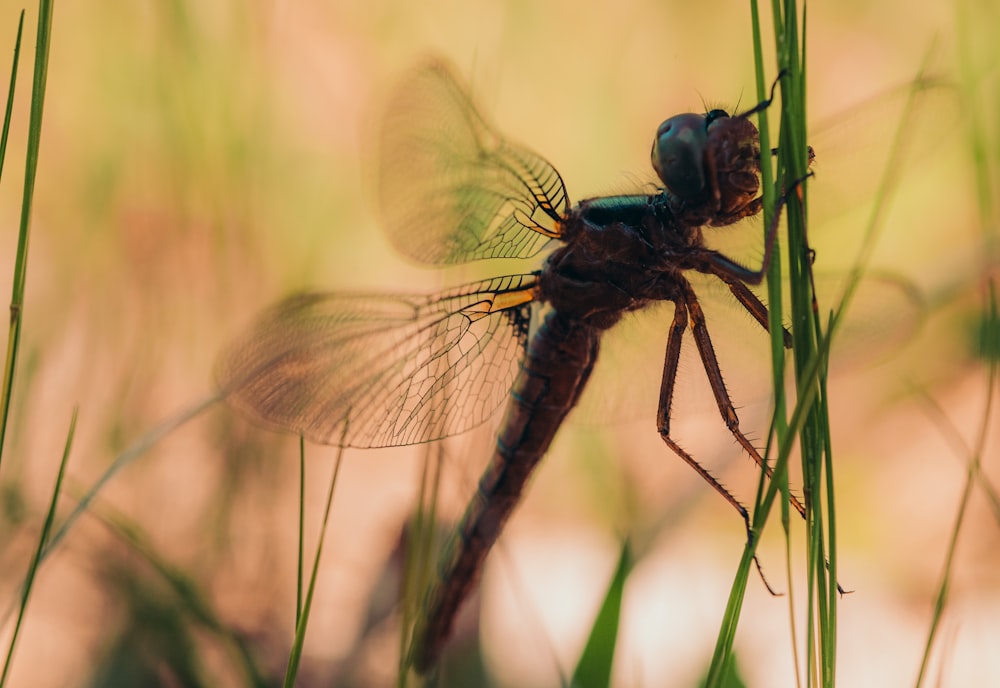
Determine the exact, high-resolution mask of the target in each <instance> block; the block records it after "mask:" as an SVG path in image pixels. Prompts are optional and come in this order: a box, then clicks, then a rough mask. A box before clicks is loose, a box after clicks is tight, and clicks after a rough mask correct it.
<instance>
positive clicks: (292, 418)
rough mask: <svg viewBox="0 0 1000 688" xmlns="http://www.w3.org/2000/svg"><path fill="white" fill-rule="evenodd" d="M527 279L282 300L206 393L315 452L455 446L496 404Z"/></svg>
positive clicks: (523, 335)
mask: <svg viewBox="0 0 1000 688" xmlns="http://www.w3.org/2000/svg"><path fill="white" fill-rule="evenodd" d="M535 279H536V278H535V276H534V275H530V274H529V275H514V276H509V277H502V278H497V279H493V280H487V281H484V282H478V283H475V284H471V285H466V286H465V287H459V288H456V289H453V290H450V291H447V292H444V293H442V294H438V295H436V296H433V297H414V296H386V295H365V294H355V295H345V294H301V295H297V296H293V297H290V298H288V299H286V300H284V301H282V302H280V303H278V304H277V305H276V306H274V307H272V308H271V309H269V310H268V311H266V312H265V313H264V314H263V315H262V316H261V317H260V318H259V319H258V320H257V322H256V323H255V324H254V325H253V326H252V327H251V328H250V330H249V331H248V332H247V333H246V334H245V335H244V336H243V337H242V338H241V339H239V340H238V341H237V342H236V343H235V344H234V345H233V346H232V347H231V348H230V349H228V350H227V351H226V352H225V353H224V354H223V355H222V357H221V358H220V360H219V363H218V365H217V369H216V377H217V381H218V384H219V387H220V389H221V390H222V391H223V393H224V394H225V395H226V397H227V400H228V401H229V402H230V403H231V404H232V405H233V406H235V407H237V408H239V409H240V410H242V411H243V412H245V413H246V414H247V415H249V416H250V417H251V418H253V419H255V420H257V421H259V422H262V423H264V424H266V425H270V426H274V427H278V428H281V429H284V430H289V431H293V432H296V433H301V434H302V435H304V436H305V437H307V438H309V439H310V440H313V441H315V442H319V443H323V444H340V443H341V441H342V440H341V438H342V437H343V445H344V446H349V447H390V446H400V445H407V444H416V443H420V442H427V441H431V440H436V439H441V438H442V437H448V436H451V435H455V434H458V433H461V432H463V431H465V430H468V429H470V428H472V427H474V426H475V425H478V424H479V423H482V422H483V421H485V420H486V419H487V418H489V417H490V416H491V415H492V414H493V413H494V412H495V411H496V409H497V408H498V407H499V406H500V405H501V404H502V403H503V401H504V399H505V398H506V397H507V394H508V392H509V390H510V385H511V383H512V382H513V379H514V376H515V374H516V372H517V369H518V365H519V361H520V360H521V354H522V352H523V349H524V346H525V343H526V340H527V336H528V326H529V322H530V316H531V313H530V301H531V299H532V298H533V296H534V286H535ZM345 423H347V431H346V434H344V424H345Z"/></svg>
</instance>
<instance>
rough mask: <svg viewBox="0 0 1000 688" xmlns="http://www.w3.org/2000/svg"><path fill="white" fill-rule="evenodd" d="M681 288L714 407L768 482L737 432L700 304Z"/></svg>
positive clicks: (754, 451) (737, 423)
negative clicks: (713, 398) (716, 407)
mask: <svg viewBox="0 0 1000 688" xmlns="http://www.w3.org/2000/svg"><path fill="white" fill-rule="evenodd" d="M681 286H682V288H683V289H684V298H685V299H686V301H687V307H688V309H689V311H690V313H691V333H692V334H693V335H694V341H695V344H696V345H697V346H698V354H699V356H701V364H702V366H704V368H705V374H706V375H708V382H709V384H710V385H711V387H712V393H713V394H714V395H715V404H716V406H718V408H719V413H720V414H722V420H723V421H725V423H726V427H728V428H729V432H730V433H732V435H733V437H735V438H736V441H737V442H739V444H740V446H741V447H743V449H744V450H745V451H746V453H747V454H749V455H750V457H751V458H752V459H753V460H754V461H755V462H756V463H757V465H758V466H760V468H761V469H762V470H763V471H764V473H765V474H766V475H767V477H768V479H770V478H771V477H772V470H771V467H770V466H769V465H768V464H767V462H766V461H764V459H763V458H762V457H761V455H760V453H759V452H758V451H757V449H756V448H755V447H754V446H753V445H752V444H751V443H750V440H748V439H747V438H746V435H744V434H743V431H741V430H740V419H739V417H738V416H737V415H736V408H735V407H734V406H733V402H732V400H731V399H730V398H729V392H728V391H726V383H725V381H724V380H723V379H722V370H721V369H720V368H719V361H718V359H717V358H716V357H715V348H714V347H713V346H712V339H711V337H710V336H709V334H708V324H707V323H706V322H705V312H704V311H702V310H701V304H699V303H698V297H697V296H695V293H694V290H693V289H691V285H690V284H688V283H687V281H685V282H684V283H683V284H682V285H681ZM789 502H790V503H791V505H792V506H793V507H794V508H795V510H796V511H798V512H799V514H800V515H801V516H802V518H805V517H806V509H805V507H804V506H803V505H802V502H800V501H799V500H798V498H797V497H795V496H794V495H789Z"/></svg>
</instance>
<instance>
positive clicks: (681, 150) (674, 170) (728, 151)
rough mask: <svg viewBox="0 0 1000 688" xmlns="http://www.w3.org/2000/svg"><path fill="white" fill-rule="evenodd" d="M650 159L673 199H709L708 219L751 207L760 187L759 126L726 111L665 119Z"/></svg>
mask: <svg viewBox="0 0 1000 688" xmlns="http://www.w3.org/2000/svg"><path fill="white" fill-rule="evenodd" d="M650 158H651V161H652V164H653V169H655V170H656V174H657V175H658V176H659V177H660V180H661V181H662V182H663V185H664V186H665V187H666V190H667V193H668V195H669V196H670V197H671V198H672V200H673V201H675V202H677V203H678V204H679V205H682V206H684V207H686V208H690V207H691V206H692V205H700V204H706V207H705V208H704V210H705V211H706V213H707V215H708V216H709V218H711V217H716V216H718V217H729V216H731V215H732V214H733V213H734V212H738V211H739V210H740V209H742V208H744V207H747V206H748V205H749V204H750V203H751V202H752V201H753V200H754V198H755V197H756V194H757V191H758V189H759V188H760V179H759V172H760V144H759V142H758V137H757V127H755V126H754V124H753V122H751V121H750V120H749V119H748V118H746V117H742V116H740V117H730V116H729V113H727V112H726V111H725V110H712V111H710V112H708V113H706V114H701V115H699V114H694V113H686V114H683V115H675V116H674V117H671V118H670V119H668V120H666V121H664V122H663V123H662V124H661V125H660V126H659V128H658V129H657V130H656V138H655V139H653V149H652V152H651V153H650ZM713 224H714V223H713Z"/></svg>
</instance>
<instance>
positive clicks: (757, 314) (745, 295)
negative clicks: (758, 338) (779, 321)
mask: <svg viewBox="0 0 1000 688" xmlns="http://www.w3.org/2000/svg"><path fill="white" fill-rule="evenodd" d="M719 277H720V279H722V281H723V282H725V283H726V286H727V287H729V291H731V292H732V293H733V296H735V297H736V300H737V301H739V302H740V305H741V306H743V308H745V309H746V310H747V312H748V313H749V314H750V315H752V316H753V318H754V320H756V321H757V322H758V323H760V326H761V327H763V328H764V329H765V330H767V329H769V326H768V312H767V306H765V305H764V304H763V303H762V302H761V300H760V299H758V298H757V295H756V294H754V293H753V292H752V291H750V289H749V288H748V287H747V285H746V284H744V283H743V282H740V281H739V280H736V279H733V278H731V277H729V276H727V275H720V276H719ZM781 333H782V338H783V340H784V345H785V348H786V349H791V348H792V333H791V332H789V331H788V329H787V328H785V327H782V328H781Z"/></svg>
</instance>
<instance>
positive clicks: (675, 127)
mask: <svg viewBox="0 0 1000 688" xmlns="http://www.w3.org/2000/svg"><path fill="white" fill-rule="evenodd" d="M707 145H708V128H707V126H706V119H705V116H704V115H696V114H693V113H688V114H685V115H675V116H674V117H671V118H670V119H668V120H666V121H665V122H663V124H661V125H660V127H659V128H658V129H657V130H656V138H655V139H653V150H652V153H651V154H650V157H651V160H652V163H653V169H654V170H656V174H657V175H659V177H660V180H661V181H662V182H663V184H664V186H666V187H667V190H668V191H670V192H671V193H672V194H674V195H676V196H680V197H682V198H689V197H692V196H695V195H696V194H697V193H698V192H700V191H701V190H702V189H703V188H704V187H705V169H704V158H705V147H706V146H707Z"/></svg>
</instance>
